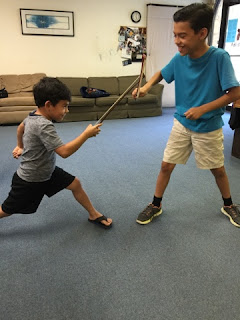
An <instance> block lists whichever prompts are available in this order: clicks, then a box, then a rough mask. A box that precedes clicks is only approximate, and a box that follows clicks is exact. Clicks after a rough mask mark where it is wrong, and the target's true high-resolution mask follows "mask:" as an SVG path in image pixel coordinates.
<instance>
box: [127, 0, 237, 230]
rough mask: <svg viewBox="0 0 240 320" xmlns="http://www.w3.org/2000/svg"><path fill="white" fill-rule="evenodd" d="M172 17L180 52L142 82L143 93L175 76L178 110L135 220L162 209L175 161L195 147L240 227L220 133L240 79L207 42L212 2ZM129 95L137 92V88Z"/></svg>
mask: <svg viewBox="0 0 240 320" xmlns="http://www.w3.org/2000/svg"><path fill="white" fill-rule="evenodd" d="M173 20H174V38H175V44H176V45H177V47H178V53H177V54H176V55H175V56H174V57H173V59H172V60H171V61H170V62H169V63H168V64H167V65H166V66H165V67H164V68H163V69H162V70H161V71H158V72H156V73H155V74H154V75H153V77H152V78H151V79H150V80H149V81H148V82H147V83H146V84H145V85H144V86H143V87H141V88H140V96H144V95H146V94H147V93H148V91H149V90H150V88H151V87H152V86H153V85H154V84H156V83H158V82H160V81H161V80H162V79H164V80H166V82H168V83H170V82H172V81H175V95H176V112H175V114H174V124H173V128H172V131H171V134H170V137H169V140H168V143H167V146H166V148H165V151H164V156H163V161H162V165H161V170H160V173H159V175H158V179H157V183H156V189H155V194H154V198H153V201H152V203H150V204H149V205H148V206H147V207H146V208H145V209H144V210H143V211H142V212H141V213H140V214H139V216H138V218H137V222H138V223H140V224H148V223H149V222H151V221H152V219H153V218H154V217H156V216H158V215H160V214H161V213H162V206H161V202H162V197H163V194H164V191H165V189H166V187H167V185H168V182H169V180H170V176H171V173H172V171H173V169H174V167H175V166H176V164H185V163H186V162H187V160H188V158H189V156H190V154H191V152H192V150H194V152H195V159H196V163H197V166H198V167H199V168H201V169H210V170H211V172H212V174H213V175H214V177H215V180H216V183H217V186H218V188H219V190H220V192H221V195H222V198H223V202H224V204H223V207H222V209H221V211H222V213H223V214H225V215H226V216H227V217H229V219H230V222H231V223H232V224H233V225H235V226H237V227H240V211H239V209H238V207H237V206H236V205H234V204H233V202H232V199H231V193H230V187H229V182H228V177H227V175H226V172H225V168H224V155H223V133H222V126H223V120H222V114H223V113H224V107H225V106H227V105H228V104H229V103H231V102H233V101H236V100H237V99H239V98H240V87H239V82H238V81H237V80H236V77H235V74H234V70H233V67H232V64H231V61H230V57H229V55H228V53H227V52H226V51H225V50H223V49H220V48H214V47H209V46H208V44H207V43H206V38H207V36H208V33H209V31H210V29H211V25H212V20H213V10H212V8H211V7H209V6H208V5H206V4H201V3H194V4H191V5H189V6H186V7H184V8H182V9H180V10H178V11H177V12H176V13H175V14H174V16H173ZM132 95H133V97H136V95H137V89H135V90H134V91H133V92H132Z"/></svg>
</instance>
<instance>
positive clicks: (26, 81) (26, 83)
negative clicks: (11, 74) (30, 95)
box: [18, 73, 46, 92]
mask: <svg viewBox="0 0 240 320" xmlns="http://www.w3.org/2000/svg"><path fill="white" fill-rule="evenodd" d="M44 77H46V74H45V73H34V74H20V75H19V76H18V78H19V85H20V90H21V91H23V92H25V91H26V92H29V91H32V90H33V86H34V84H36V83H38V82H39V81H40V80H41V79H42V78H44Z"/></svg>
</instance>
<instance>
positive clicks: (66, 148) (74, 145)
mask: <svg viewBox="0 0 240 320" xmlns="http://www.w3.org/2000/svg"><path fill="white" fill-rule="evenodd" d="M101 125H102V123H99V124H97V125H95V126H93V125H91V124H89V125H88V126H87V128H86V129H85V130H84V131H83V133H81V134H80V136H78V137H77V138H75V139H74V140H72V141H70V142H68V143H66V144H64V145H63V146H61V147H58V148H57V149H55V152H56V153H57V154H58V155H59V156H61V157H62V158H67V157H69V156H71V155H72V154H73V153H74V152H76V151H77V150H78V149H79V148H80V147H81V146H82V145H83V144H84V142H85V141H87V139H88V138H90V137H93V136H96V135H97V134H99V132H100V131H101V130H100V126H101Z"/></svg>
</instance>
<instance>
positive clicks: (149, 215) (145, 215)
mask: <svg viewBox="0 0 240 320" xmlns="http://www.w3.org/2000/svg"><path fill="white" fill-rule="evenodd" d="M161 213H162V208H161V206H160V207H154V206H153V204H152V203H149V205H148V206H147V207H146V208H145V209H144V210H143V211H142V212H141V213H139V215H138V218H137V220H136V221H137V223H140V224H148V223H149V222H151V221H152V219H153V218H155V217H157V216H159V215H160V214H161Z"/></svg>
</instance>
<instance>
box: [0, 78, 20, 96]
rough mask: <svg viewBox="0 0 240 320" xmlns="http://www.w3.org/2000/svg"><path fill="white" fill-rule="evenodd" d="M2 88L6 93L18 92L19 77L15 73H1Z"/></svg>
mask: <svg viewBox="0 0 240 320" xmlns="http://www.w3.org/2000/svg"><path fill="white" fill-rule="evenodd" d="M0 78H1V86H2V88H6V90H7V92H8V93H16V92H20V86H19V77H18V75H17V74H3V75H1V76H0Z"/></svg>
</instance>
